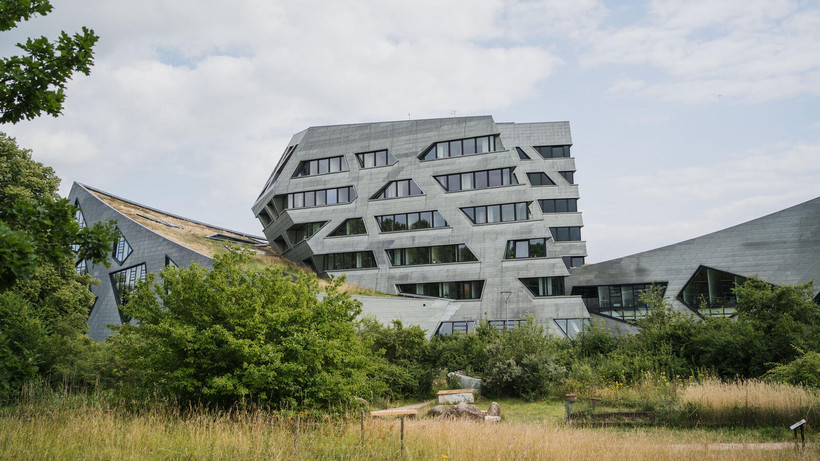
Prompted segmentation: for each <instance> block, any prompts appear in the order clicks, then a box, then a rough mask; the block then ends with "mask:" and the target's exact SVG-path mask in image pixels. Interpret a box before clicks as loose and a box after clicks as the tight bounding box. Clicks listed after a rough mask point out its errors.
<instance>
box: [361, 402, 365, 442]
mask: <svg viewBox="0 0 820 461" xmlns="http://www.w3.org/2000/svg"><path fill="white" fill-rule="evenodd" d="M361 427H362V446H364V410H362V418H361Z"/></svg>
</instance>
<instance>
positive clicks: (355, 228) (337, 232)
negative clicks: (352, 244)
mask: <svg viewBox="0 0 820 461" xmlns="http://www.w3.org/2000/svg"><path fill="white" fill-rule="evenodd" d="M366 233H367V229H365V227H364V220H363V219H362V218H350V219H345V222H343V223H342V224H341V225H339V227H337V228H336V229H334V230H333V232H331V233H330V236H331V237H342V236H345V235H361V234H366Z"/></svg>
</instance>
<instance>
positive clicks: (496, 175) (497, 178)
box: [489, 170, 501, 187]
mask: <svg viewBox="0 0 820 461" xmlns="http://www.w3.org/2000/svg"><path fill="white" fill-rule="evenodd" d="M489 175H490V187H498V186H500V185H501V170H490V171H489Z"/></svg>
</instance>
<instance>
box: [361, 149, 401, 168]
mask: <svg viewBox="0 0 820 461" xmlns="http://www.w3.org/2000/svg"><path fill="white" fill-rule="evenodd" d="M356 160H358V161H359V166H361V167H362V168H375V167H379V166H390V165H393V164H394V163H396V157H393V154H391V153H390V152H388V151H387V149H384V150H377V151H374V152H363V153H360V154H356Z"/></svg>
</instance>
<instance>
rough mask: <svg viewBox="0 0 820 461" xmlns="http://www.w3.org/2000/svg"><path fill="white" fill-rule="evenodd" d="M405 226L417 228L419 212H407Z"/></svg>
mask: <svg viewBox="0 0 820 461" xmlns="http://www.w3.org/2000/svg"><path fill="white" fill-rule="evenodd" d="M407 228H408V229H418V228H419V214H418V213H408V214H407Z"/></svg>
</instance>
